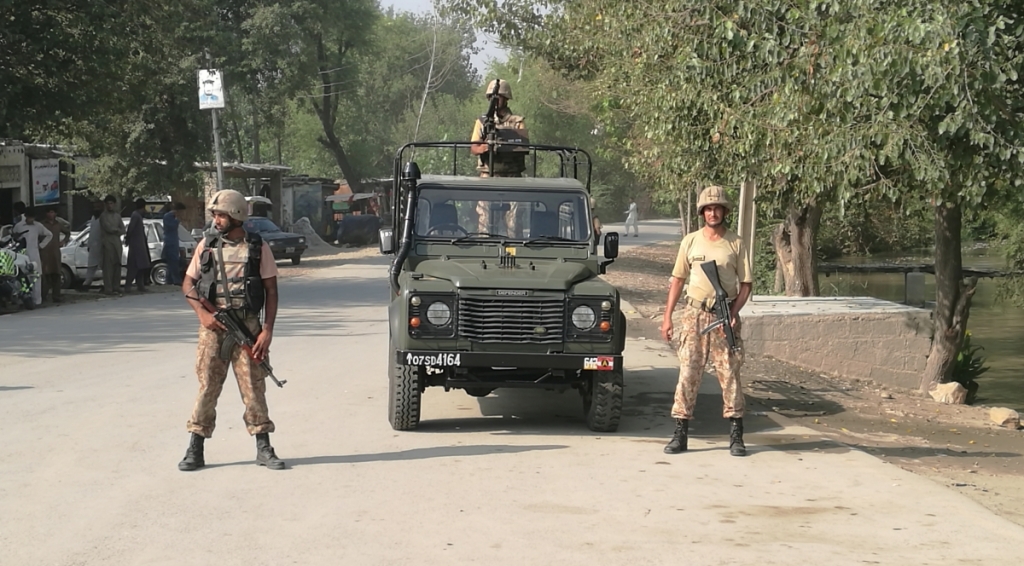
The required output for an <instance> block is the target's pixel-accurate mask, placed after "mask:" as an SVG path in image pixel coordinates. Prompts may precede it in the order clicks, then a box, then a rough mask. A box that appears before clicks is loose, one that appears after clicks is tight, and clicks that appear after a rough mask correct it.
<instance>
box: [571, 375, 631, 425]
mask: <svg viewBox="0 0 1024 566" xmlns="http://www.w3.org/2000/svg"><path fill="white" fill-rule="evenodd" d="M583 373H584V383H583V387H581V388H580V395H581V396H582V397H583V413H584V415H586V419H587V428H589V429H590V430H592V431H594V432H615V431H616V430H618V428H619V418H620V417H621V416H622V389H623V379H622V369H621V368H619V369H614V370H612V371H584V372H583ZM586 374H590V375H589V377H588V376H587V375H586Z"/></svg>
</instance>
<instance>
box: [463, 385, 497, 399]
mask: <svg viewBox="0 0 1024 566" xmlns="http://www.w3.org/2000/svg"><path fill="white" fill-rule="evenodd" d="M465 391H466V393H467V394H468V395H469V396H470V397H487V396H488V395H490V394H491V393H492V392H493V391H494V389H491V388H489V387H467V388H466V390H465Z"/></svg>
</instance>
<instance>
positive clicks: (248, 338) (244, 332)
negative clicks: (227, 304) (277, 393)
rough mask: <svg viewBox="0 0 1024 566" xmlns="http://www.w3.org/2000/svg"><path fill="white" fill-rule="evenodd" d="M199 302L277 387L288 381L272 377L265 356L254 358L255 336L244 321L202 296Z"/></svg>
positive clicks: (272, 369) (272, 372)
mask: <svg viewBox="0 0 1024 566" xmlns="http://www.w3.org/2000/svg"><path fill="white" fill-rule="evenodd" d="M199 304H201V305H203V308H204V309H206V310H207V311H209V312H211V313H213V318H215V319H217V322H219V323H221V324H223V325H224V328H226V329H227V331H228V336H229V337H230V339H232V340H234V341H235V343H237V344H238V345H239V346H241V347H242V349H243V350H245V353H246V354H248V355H249V358H250V359H251V360H252V361H254V362H256V363H257V365H259V367H260V368H262V369H263V371H265V372H267V375H268V376H269V377H270V379H272V380H273V381H274V384H276V385H277V386H278V387H284V384H285V383H288V380H287V379H286V380H284V381H278V379H277V378H276V377H274V368H272V367H270V362H268V361H267V360H266V358H264V359H261V360H257V359H256V356H255V355H254V354H253V352H252V349H253V347H255V346H256V337H255V336H253V335H252V331H250V330H249V327H248V326H246V325H245V323H244V322H242V321H240V320H238V318H236V317H235V315H233V314H232V313H231V311H228V310H224V309H218V308H216V307H214V306H213V305H212V304H210V301H208V300H206V299H205V298H203V297H200V298H199Z"/></svg>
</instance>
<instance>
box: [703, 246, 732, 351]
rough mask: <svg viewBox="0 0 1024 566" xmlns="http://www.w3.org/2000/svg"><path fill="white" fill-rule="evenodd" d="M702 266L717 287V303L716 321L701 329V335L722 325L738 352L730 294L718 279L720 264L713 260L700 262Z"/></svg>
mask: <svg viewBox="0 0 1024 566" xmlns="http://www.w3.org/2000/svg"><path fill="white" fill-rule="evenodd" d="M700 268H701V269H703V270H704V274H705V275H707V276H708V281H710V282H711V287H713V288H714V289H715V305H714V307H712V308H713V309H714V310H713V311H712V312H714V313H715V321H714V322H712V323H711V324H709V325H708V326H707V328H705V329H704V330H701V331H700V335H701V336H704V335H705V334H707V333H708V332H711V331H712V330H714V329H716V328H718V327H719V326H721V327H722V331H723V332H725V341H726V342H728V344H729V349H730V350H732V351H734V352H737V351H739V349H740V348H739V346H737V345H736V335H735V334H734V333H733V331H732V315H731V314H730V313H729V294H728V293H726V292H725V289H724V288H723V287H722V282H721V281H720V280H719V279H718V264H717V263H715V261H714V260H712V261H705V262H704V263H701V264H700Z"/></svg>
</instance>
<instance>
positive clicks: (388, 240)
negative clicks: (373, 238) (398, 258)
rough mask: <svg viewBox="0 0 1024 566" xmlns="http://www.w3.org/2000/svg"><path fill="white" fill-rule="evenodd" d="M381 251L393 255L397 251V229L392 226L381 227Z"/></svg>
mask: <svg viewBox="0 0 1024 566" xmlns="http://www.w3.org/2000/svg"><path fill="white" fill-rule="evenodd" d="M379 234H380V253H382V254H384V255H391V254H393V253H395V231H394V230H392V229H391V228H381V229H380V232H379Z"/></svg>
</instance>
